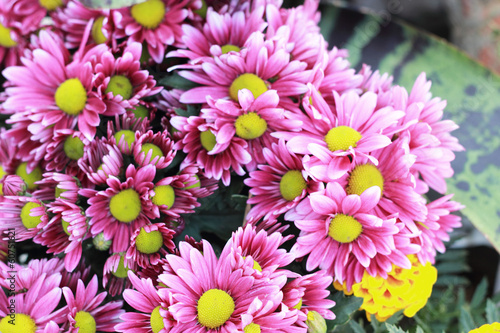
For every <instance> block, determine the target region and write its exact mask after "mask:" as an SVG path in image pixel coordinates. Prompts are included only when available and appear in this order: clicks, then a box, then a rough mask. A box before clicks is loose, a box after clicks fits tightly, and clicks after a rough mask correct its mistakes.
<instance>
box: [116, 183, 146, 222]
mask: <svg viewBox="0 0 500 333" xmlns="http://www.w3.org/2000/svg"><path fill="white" fill-rule="evenodd" d="M141 209H142V205H141V199H140V198H139V193H137V192H136V191H135V190H134V189H131V188H129V189H126V190H123V191H121V192H119V193H117V194H115V195H114V196H113V197H112V198H111V200H110V201H109V211H110V212H111V215H113V217H114V218H115V219H117V220H118V221H120V222H124V223H129V222H132V221H133V220H135V219H136V218H137V216H139V213H140V212H141Z"/></svg>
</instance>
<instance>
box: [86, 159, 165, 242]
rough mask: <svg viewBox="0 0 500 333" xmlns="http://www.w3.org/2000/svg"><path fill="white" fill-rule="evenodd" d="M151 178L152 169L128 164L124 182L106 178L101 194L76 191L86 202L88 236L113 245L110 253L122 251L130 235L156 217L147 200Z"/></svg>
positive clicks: (89, 191) (153, 208)
mask: <svg viewBox="0 0 500 333" xmlns="http://www.w3.org/2000/svg"><path fill="white" fill-rule="evenodd" d="M154 176H155V168H154V167H153V166H152V165H147V166H145V167H142V168H139V169H136V168H135V167H134V165H132V164H130V165H129V166H128V167H127V170H126V171H125V179H126V180H125V181H124V182H121V181H120V180H119V179H118V178H116V177H113V176H110V177H109V178H108V179H107V180H106V184H107V186H108V188H106V189H105V190H101V191H97V190H91V189H82V190H80V194H81V195H82V196H84V197H87V198H89V199H88V204H89V207H88V208H87V209H86V211H85V214H86V215H87V216H88V217H89V218H90V220H89V224H90V232H91V233H92V235H93V236H95V235H97V234H99V233H101V232H103V233H104V238H105V239H106V240H112V241H113V244H112V247H111V250H112V251H113V252H122V251H126V250H127V248H128V246H129V242H130V236H131V235H132V232H133V231H134V230H136V229H138V228H140V227H142V226H144V225H146V224H148V222H149V219H150V218H151V219H154V218H157V217H159V211H158V209H155V207H154V205H153V203H152V202H151V200H150V199H149V198H150V196H151V195H152V193H153V192H152V189H153V183H152V181H153V179H154Z"/></svg>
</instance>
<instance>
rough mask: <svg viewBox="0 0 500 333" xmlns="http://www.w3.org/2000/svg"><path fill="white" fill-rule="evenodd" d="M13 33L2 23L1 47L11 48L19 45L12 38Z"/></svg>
mask: <svg viewBox="0 0 500 333" xmlns="http://www.w3.org/2000/svg"><path fill="white" fill-rule="evenodd" d="M11 31H12V30H11V29H10V28H7V27H5V26H4V25H3V24H2V23H0V46H3V47H7V48H9V47H14V46H16V45H17V42H16V41H15V40H13V39H12V37H11V36H10V32H11Z"/></svg>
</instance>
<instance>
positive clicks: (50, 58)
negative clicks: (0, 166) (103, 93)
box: [2, 30, 106, 142]
mask: <svg viewBox="0 0 500 333" xmlns="http://www.w3.org/2000/svg"><path fill="white" fill-rule="evenodd" d="M39 39H40V44H41V45H43V46H44V48H43V49H36V50H34V51H33V59H32V60H28V59H25V60H24V66H11V67H8V68H6V69H5V70H4V71H3V72H2V73H3V75H4V76H5V77H6V78H7V80H8V81H9V84H10V86H9V87H8V88H7V89H6V90H5V91H6V92H7V95H8V98H7V100H6V101H5V102H4V104H3V107H4V108H5V109H7V110H9V109H10V110H17V113H16V115H19V117H17V118H14V117H13V118H11V121H13V122H16V121H17V120H19V121H25V122H28V123H29V124H33V126H32V127H33V128H30V127H29V126H28V130H32V131H33V132H31V135H33V136H35V137H36V136H37V135H38V134H39V131H41V130H42V129H49V128H51V129H52V130H51V131H50V130H48V131H47V133H46V134H45V136H51V133H52V132H53V131H55V130H58V129H63V128H71V129H74V128H75V127H76V126H78V129H79V130H80V132H82V134H83V135H84V136H85V137H86V138H87V139H89V140H92V139H93V137H94V135H95V133H96V126H98V125H99V123H100V118H99V114H102V113H104V112H105V110H106V105H105V104H104V103H103V102H102V101H101V100H100V99H99V97H98V96H97V95H96V93H95V92H93V91H92V78H93V76H92V74H93V73H92V66H91V65H90V63H82V62H80V61H79V60H78V59H74V60H73V62H71V63H67V59H68V56H69V54H68V51H67V50H66V49H61V48H59V45H60V41H58V40H59V37H58V36H57V35H55V34H53V33H49V32H48V31H45V30H42V31H40V37H39ZM46 49H50V52H48V51H46ZM43 73H45V74H43ZM46 73H51V74H50V75H48V74H46ZM68 123H69V124H70V126H67V124H68ZM35 125H36V126H35ZM51 126H52V127H51ZM32 139H33V138H32ZM48 139H49V138H47V137H41V138H37V139H36V140H35V139H33V140H35V141H38V142H45V141H47V140H48Z"/></svg>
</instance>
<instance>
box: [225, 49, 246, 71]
mask: <svg viewBox="0 0 500 333" xmlns="http://www.w3.org/2000/svg"><path fill="white" fill-rule="evenodd" d="M221 50H222V54H226V53H229V51H236V52H239V51H240V50H241V49H240V48H239V47H238V46H236V45H232V44H226V45H224V46H221ZM243 75H245V74H243Z"/></svg>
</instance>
